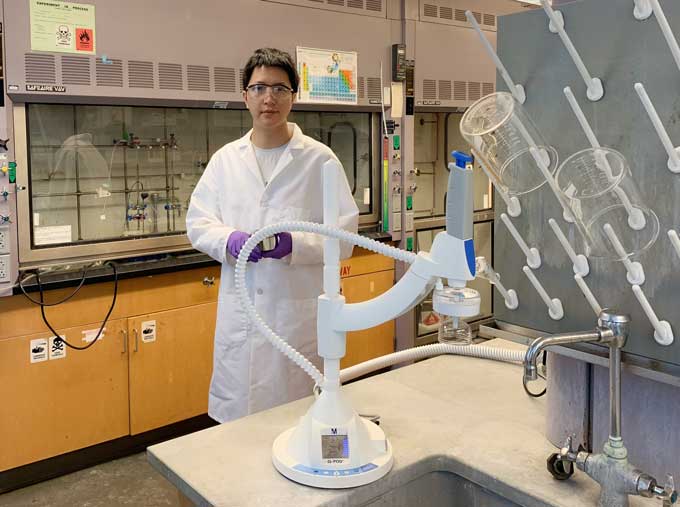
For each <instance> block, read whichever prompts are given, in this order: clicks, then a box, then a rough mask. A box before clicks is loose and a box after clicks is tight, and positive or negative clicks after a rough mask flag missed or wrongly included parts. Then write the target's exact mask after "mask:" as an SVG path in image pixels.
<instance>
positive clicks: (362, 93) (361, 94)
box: [357, 76, 366, 99]
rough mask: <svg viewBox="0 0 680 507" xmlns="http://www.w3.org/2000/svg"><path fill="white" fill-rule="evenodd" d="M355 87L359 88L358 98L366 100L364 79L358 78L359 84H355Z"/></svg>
mask: <svg viewBox="0 0 680 507" xmlns="http://www.w3.org/2000/svg"><path fill="white" fill-rule="evenodd" d="M357 86H358V87H359V98H360V99H365V98H366V91H365V88H364V77H363V76H359V82H358V83H357Z"/></svg>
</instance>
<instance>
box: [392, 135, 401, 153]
mask: <svg viewBox="0 0 680 507" xmlns="http://www.w3.org/2000/svg"><path fill="white" fill-rule="evenodd" d="M392 143H393V146H394V149H395V150H398V149H399V147H400V146H401V139H400V138H399V134H395V135H394V137H393V138H392Z"/></svg>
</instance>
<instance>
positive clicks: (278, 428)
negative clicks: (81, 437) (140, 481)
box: [147, 340, 659, 507]
mask: <svg viewBox="0 0 680 507" xmlns="http://www.w3.org/2000/svg"><path fill="white" fill-rule="evenodd" d="M487 344H491V345H492V346H502V347H507V348H516V349H522V348H524V346H522V345H519V344H516V343H512V342H507V341H504V340H493V341H491V342H487ZM344 389H346V392H347V394H348V396H349V397H350V399H351V401H352V403H353V405H354V408H355V409H356V410H357V411H358V412H359V413H370V414H379V415H380V424H381V427H382V428H383V429H384V431H385V434H386V435H387V438H388V439H389V440H390V442H391V444H392V449H393V453H394V466H393V468H392V470H391V471H390V472H389V473H388V474H387V475H386V476H385V477H383V478H382V479H379V480H378V481H376V482H374V483H372V484H368V485H366V486H361V487H358V488H351V489H344V490H324V489H315V488H311V487H308V486H303V485H300V484H296V483H294V482H292V481H289V480H288V479H286V478H285V477H283V476H282V475H280V474H279V473H278V472H277V471H276V469H275V468H274V466H273V465H272V458H271V449H272V443H273V441H274V439H275V438H276V437H277V436H278V435H279V434H280V433H281V432H283V431H284V430H286V429H288V428H289V427H291V426H294V425H295V424H296V423H297V421H298V418H299V417H300V416H302V415H303V414H304V412H305V411H306V410H307V408H308V407H309V406H310V405H311V402H312V400H311V399H310V398H306V399H303V400H299V401H296V402H293V403H289V404H286V405H283V406H280V407H277V408H274V409H271V410H268V411H265V412H260V413H258V414H253V415H251V416H248V417H245V418H242V419H239V420H235V421H232V422H228V423H225V424H222V425H219V426H215V427H212V428H209V429H206V430H203V431H199V432H196V433H193V434H190V435H186V436H183V437H181V438H177V439H175V440H171V441H168V442H164V443H161V444H158V445H154V446H152V447H150V448H149V449H148V451H147V456H148V459H149V461H150V462H151V464H152V465H153V466H154V467H155V468H156V469H157V470H158V471H159V472H160V473H162V474H163V475H164V476H165V477H166V478H167V479H168V480H169V481H170V482H171V483H172V484H174V485H175V486H176V487H177V489H178V491H179V494H180V499H181V501H182V502H183V504H185V505H194V504H195V505H199V506H216V507H231V506H239V507H246V506H250V505H252V506H257V507H269V506H271V507H279V506H282V505H286V506H287V505H295V506H296V507H320V506H324V507H331V506H334V507H340V506H366V505H371V506H376V507H377V506H381V507H383V506H384V507H387V506H390V507H406V506H413V505H418V506H422V507H425V506H433V507H434V506H440V505H441V506H444V505H447V506H449V507H455V506H465V507H469V506H471V505H483V506H485V507H486V506H489V507H491V506H494V507H496V506H498V507H501V506H502V507H511V506H516V505H521V506H526V507H539V506H540V507H546V506H560V507H592V506H595V505H596V504H597V499H598V496H599V485H598V484H597V483H595V482H594V481H592V480H591V479H590V478H588V477H587V476H586V475H585V474H584V473H581V472H580V471H576V473H575V474H574V475H573V476H572V478H571V479H570V480H568V481H564V482H560V481H556V480H554V479H553V478H552V476H551V475H550V474H549V473H548V471H547V468H546V460H547V458H548V456H549V455H550V454H551V453H553V452H556V449H555V447H553V446H552V445H551V444H550V443H549V442H548V441H547V439H546V438H545V436H544V426H545V411H546V402H545V398H538V399H536V398H530V397H528V396H527V395H526V394H525V393H524V390H523V389H522V368H521V366H520V365H518V364H509V363H501V362H495V361H490V360H485V359H476V358H467V357H460V356H439V357H436V358H432V359H428V360H425V361H421V362H419V363H416V364H413V365H409V366H406V367H403V368H399V369H396V370H393V371H390V372H387V373H384V374H381V375H376V376H373V377H370V378H367V379H364V380H361V381H358V382H354V383H352V384H349V385H347V386H345V388H344ZM630 505H631V506H632V507H643V506H651V505H659V502H658V501H656V502H655V501H653V500H651V499H643V498H640V497H631V503H630Z"/></svg>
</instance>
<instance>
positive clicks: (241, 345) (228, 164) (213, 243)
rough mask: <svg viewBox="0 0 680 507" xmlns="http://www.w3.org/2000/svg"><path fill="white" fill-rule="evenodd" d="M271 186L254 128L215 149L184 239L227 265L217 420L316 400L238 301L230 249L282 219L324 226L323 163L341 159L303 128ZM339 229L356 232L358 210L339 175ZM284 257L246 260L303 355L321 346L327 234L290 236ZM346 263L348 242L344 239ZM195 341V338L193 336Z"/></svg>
mask: <svg viewBox="0 0 680 507" xmlns="http://www.w3.org/2000/svg"><path fill="white" fill-rule="evenodd" d="M289 125H291V126H292V127H293V129H294V133H293V137H292V138H291V140H290V142H289V144H288V147H287V148H286V149H285V151H284V152H283V154H282V155H281V158H280V160H279V162H278V164H277V166H276V168H275V169H274V172H273V174H272V177H271V180H270V182H269V185H267V187H266V188H265V186H264V182H263V180H262V176H261V174H260V170H259V167H258V165H257V160H256V158H255V153H254V151H253V148H252V145H251V142H250V136H251V132H252V131H251V132H248V134H246V135H245V136H244V137H242V138H241V139H239V140H237V141H234V142H232V143H229V144H227V145H225V146H223V147H222V148H221V149H220V150H218V151H217V152H216V153H215V154H214V155H213V157H212V158H211V159H210V163H209V164H208V166H207V167H206V169H205V172H204V173H203V176H201V179H200V181H199V182H198V184H197V185H196V188H195V190H194V192H193V194H192V196H191V204H190V205H189V210H188V212H187V220H186V222H187V234H188V236H189V239H190V240H191V243H192V245H193V246H194V248H196V249H197V250H200V251H201V252H204V253H207V254H208V255H210V256H211V257H212V258H214V259H216V260H217V261H219V262H221V263H222V276H221V282H220V290H219V296H218V305H217V327H216V331H215V350H214V359H213V373H212V382H211V385H210V395H209V403H208V413H209V414H210V416H211V417H212V418H214V419H216V420H218V421H220V422H224V421H228V420H231V419H235V418H237V417H242V416H245V415H247V414H250V413H253V412H258V411H260V410H265V409H267V408H270V407H273V406H276V405H279V404H281V403H285V402H288V401H291V400H294V399H298V398H301V397H303V396H307V395H309V394H311V389H312V387H313V385H312V381H311V378H310V377H309V376H308V375H307V374H306V373H304V372H303V371H302V369H301V368H299V367H298V366H296V365H294V364H293V363H292V362H291V361H290V360H289V359H288V358H286V357H285V356H284V355H283V354H281V353H280V352H278V351H276V350H275V349H274V348H273V346H272V345H271V344H270V343H269V341H268V340H267V339H266V338H265V337H264V336H262V335H261V334H260V333H258V332H257V331H256V330H255V328H254V327H253V325H252V324H251V323H250V322H247V320H246V317H245V313H244V312H243V310H242V308H241V306H240V303H239V302H238V300H237V297H236V291H235V287H234V265H235V260H234V259H233V258H232V257H231V255H229V254H228V253H227V251H226V247H227V238H228V237H229V234H231V232H232V231H234V230H241V231H245V232H248V233H253V232H255V231H256V230H258V229H260V228H262V227H264V226H265V225H270V224H273V223H276V222H281V221H284V220H286V221H288V220H305V221H311V222H318V223H322V222H323V197H322V196H323V192H322V165H323V164H324V162H326V161H327V160H329V159H331V158H336V157H335V155H334V154H333V152H332V151H331V150H330V149H329V148H328V147H327V146H325V145H323V144H321V143H319V142H317V141H315V140H313V139H312V138H310V137H307V136H305V135H304V134H303V133H302V131H301V130H300V129H299V128H298V126H297V125H294V124H289ZM338 181H339V182H340V185H339V188H338V193H339V203H340V226H341V227H342V228H344V229H346V230H349V231H353V232H356V230H357V226H358V216H359V210H358V208H357V206H356V203H355V202H354V198H353V197H352V194H351V191H350V188H349V185H348V184H347V178H346V177H345V175H344V172H343V174H342V175H341V176H340V178H339V179H338ZM292 236H293V252H292V254H291V255H289V256H288V257H286V258H284V259H281V260H276V259H262V260H260V261H259V262H257V263H252V262H249V263H248V271H247V286H248V289H249V292H250V295H251V298H253V300H254V303H255V307H256V308H257V311H258V313H259V314H260V315H261V316H262V317H263V318H264V319H265V321H266V322H267V324H269V326H270V327H271V328H272V329H273V330H274V331H275V332H276V333H277V334H278V335H279V336H282V337H283V338H284V339H286V340H287V341H288V343H290V344H291V345H292V346H293V347H294V348H295V349H297V350H298V351H299V352H300V353H301V354H303V355H304V356H305V357H307V358H309V359H311V360H313V361H314V362H315V363H316V365H317V367H318V366H319V364H320V362H319V359H318V356H317V347H316V310H317V298H318V296H319V295H320V294H321V293H322V291H323V283H322V267H323V239H324V238H323V237H322V236H318V235H316V234H311V233H300V232H293V233H292ZM341 246H342V254H341V255H342V256H343V258H346V257H349V256H350V255H351V252H352V246H351V245H349V244H347V245H345V244H343V243H341ZM188 339H190V337H188Z"/></svg>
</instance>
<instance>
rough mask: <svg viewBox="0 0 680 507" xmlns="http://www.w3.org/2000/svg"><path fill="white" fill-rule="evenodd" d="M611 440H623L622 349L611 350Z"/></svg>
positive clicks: (613, 348)
mask: <svg viewBox="0 0 680 507" xmlns="http://www.w3.org/2000/svg"><path fill="white" fill-rule="evenodd" d="M609 417H610V419H609V423H610V430H609V438H611V439H620V438H621V349H620V348H619V347H618V346H616V344H615V343H612V344H611V345H610V348H609Z"/></svg>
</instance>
